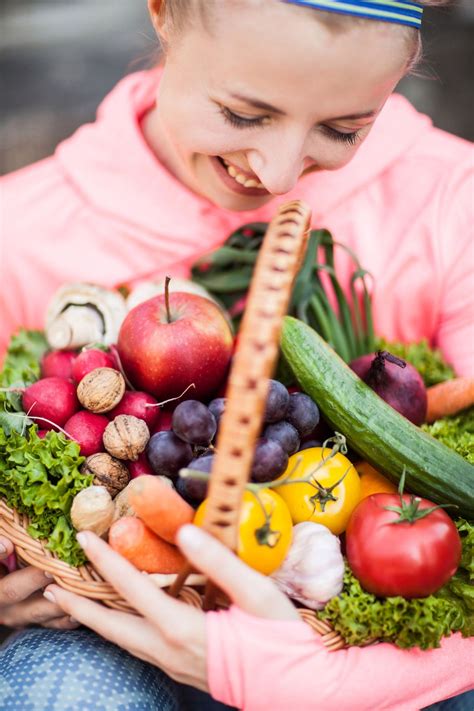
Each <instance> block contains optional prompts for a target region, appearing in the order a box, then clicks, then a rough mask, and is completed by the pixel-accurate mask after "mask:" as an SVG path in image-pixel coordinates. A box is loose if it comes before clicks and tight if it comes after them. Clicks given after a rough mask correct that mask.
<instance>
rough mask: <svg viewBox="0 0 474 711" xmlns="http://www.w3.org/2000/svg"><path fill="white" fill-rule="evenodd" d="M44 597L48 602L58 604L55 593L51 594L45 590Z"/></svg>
mask: <svg viewBox="0 0 474 711" xmlns="http://www.w3.org/2000/svg"><path fill="white" fill-rule="evenodd" d="M43 597H45V598H46V600H49V601H50V602H54V603H55V602H56V598H55V597H54V595H53V593H52V592H50V591H49V590H45V591H44V593H43Z"/></svg>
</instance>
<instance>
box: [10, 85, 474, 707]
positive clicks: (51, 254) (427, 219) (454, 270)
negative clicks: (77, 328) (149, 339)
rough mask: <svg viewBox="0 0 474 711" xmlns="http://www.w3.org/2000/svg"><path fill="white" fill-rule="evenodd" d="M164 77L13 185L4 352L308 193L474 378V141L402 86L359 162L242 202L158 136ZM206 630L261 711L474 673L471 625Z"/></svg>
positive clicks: (242, 621) (428, 694)
mask: <svg viewBox="0 0 474 711" xmlns="http://www.w3.org/2000/svg"><path fill="white" fill-rule="evenodd" d="M159 75H160V74H159V71H153V72H143V73H139V74H134V75H131V76H129V77H127V78H125V79H124V80H123V81H122V82H120V84H119V85H118V86H117V87H116V88H115V89H114V91H113V92H112V93H111V94H110V95H109V96H108V97H107V98H106V99H105V101H104V102H103V103H102V105H101V106H100V108H99V112H98V118H97V121H96V122H95V123H94V124H91V125H87V126H84V127H82V128H81V129H79V130H78V131H77V132H76V133H75V134H74V135H73V136H72V137H71V138H70V139H68V140H66V141H64V142H63V143H62V144H61V145H60V146H59V147H58V149H57V151H56V153H55V155H54V156H53V157H51V158H49V159H47V160H44V161H41V162H40V163H38V164H36V165H33V166H31V167H28V168H25V169H23V170H20V171H18V172H17V173H14V174H12V175H10V176H7V177H6V178H5V179H4V180H3V189H2V200H3V215H2V229H1V234H0V255H1V260H0V283H1V286H2V288H1V290H0V316H1V321H0V355H1V353H2V351H3V350H4V348H5V345H6V343H7V340H8V337H9V335H10V333H11V332H12V331H13V330H14V329H16V328H18V327H20V326H26V327H29V328H33V327H36V328H41V327H42V326H43V322H44V315H45V309H46V305H47V303H48V301H49V299H50V297H51V295H52V294H53V292H54V291H55V290H56V289H57V288H58V286H59V285H60V284H61V283H63V282H67V281H80V280H85V281H90V282H96V283H101V284H104V285H108V286H114V285H117V284H119V283H124V282H132V281H134V280H136V279H139V278H144V277H146V276H159V275H161V276H162V275H164V274H171V275H175V276H181V275H183V276H185V275H186V274H187V273H188V270H189V266H190V265H191V264H192V262H193V261H194V260H195V259H196V258H197V257H199V256H200V255H202V254H203V253H204V252H206V251H208V250H211V249H213V248H214V247H216V246H218V245H220V244H221V243H222V242H223V241H224V239H225V238H226V237H227V235H228V234H229V233H230V232H231V231H232V230H233V229H235V228H236V227H238V226H239V225H241V224H243V223H244V222H248V221H255V220H263V221H268V220H269V219H270V218H271V216H272V215H273V213H274V211H275V207H276V205H277V204H279V203H281V202H283V201H285V200H288V199H290V198H302V199H303V200H305V201H306V202H308V203H309V204H310V205H311V206H312V209H313V223H314V225H315V226H325V227H327V228H329V229H330V230H331V231H333V233H334V235H335V236H336V238H337V239H338V240H340V241H342V242H344V243H346V244H347V245H348V246H349V247H351V248H352V249H353V250H354V251H355V252H356V254H357V255H358V257H359V259H360V261H361V263H362V265H363V266H364V267H365V268H367V269H369V270H370V271H371V272H372V274H373V276H374V280H375V285H374V291H373V298H374V308H375V323H376V330H377V332H378V333H379V334H381V335H382V334H383V335H385V336H387V337H389V338H392V339H400V340H406V341H410V340H418V339H421V338H428V340H429V341H430V342H431V343H432V344H436V345H439V346H440V347H441V348H442V350H443V351H444V353H445V355H446V357H447V358H448V359H449V360H450V361H451V362H452V363H453V364H454V365H455V367H456V370H457V371H458V373H459V374H468V373H471V374H472V373H474V358H473V350H474V290H473V288H472V284H473V280H472V276H473V273H474V266H473V261H474V260H473V256H474V255H473V241H472V225H473V224H474V221H473V215H472V207H473V200H472V197H473V193H472V190H473V186H472V172H473V151H472V148H471V146H470V145H469V144H468V143H466V142H465V141H462V140H460V139H458V138H455V137H453V136H449V135H447V134H445V133H443V132H441V131H439V130H437V129H434V128H433V127H432V125H431V123H430V121H429V119H428V118H427V117H426V116H422V115H420V114H418V113H417V112H416V111H415V110H414V109H413V108H412V107H411V106H410V104H409V103H408V102H407V101H406V100H405V99H403V98H402V97H400V96H396V95H394V96H392V97H391V98H390V99H389V101H388V102H387V104H386V106H385V108H384V110H383V111H382V113H381V115H380V117H379V118H378V120H377V123H376V125H375V127H374V129H373V131H372V133H371V134H370V136H369V138H368V139H367V141H366V142H365V143H364V145H363V146H362V147H361V148H360V150H359V152H358V153H357V155H356V156H355V158H354V159H353V160H352V162H351V163H350V164H349V165H347V166H346V167H345V168H343V169H341V170H338V171H337V172H334V173H329V172H326V173H315V174H312V175H308V176H306V177H305V178H303V179H302V180H301V181H300V183H299V184H298V186H297V188H296V189H295V190H294V191H293V192H292V193H291V194H289V195H287V196H285V198H279V199H277V200H275V201H274V202H273V203H272V204H271V205H268V206H266V207H264V208H262V209H260V210H256V211H252V212H247V213H232V212H229V211H227V210H223V209H220V208H216V207H215V206H214V205H212V204H211V203H209V202H208V201H207V200H205V199H203V198H201V197H199V196H197V195H195V194H193V193H191V192H190V191H189V190H187V189H186V188H185V187H183V186H182V185H181V184H180V183H178V182H177V181H176V180H175V179H174V178H173V176H172V175H170V174H169V173H168V172H167V171H166V170H165V169H164V168H163V166H161V165H160V163H159V162H158V161H157V159H156V157H155V156H154V154H153V153H152V152H151V151H150V149H149V148H148V146H147V145H146V143H145V141H144V138H143V136H142V134H141V132H140V128H139V121H140V117H141V116H142V115H143V114H144V112H146V111H147V109H149V108H150V107H151V106H152V104H153V102H154V100H155V95H156V90H157V83H158V81H159ZM338 267H339V271H340V274H341V277H342V278H343V279H346V281H347V267H348V265H347V264H346V263H345V262H344V260H340V263H339V264H338ZM207 629H208V636H209V681H210V686H211V690H212V692H213V694H214V695H215V696H216V697H217V698H219V699H221V700H222V701H225V702H227V703H232V704H237V705H238V706H242V707H244V708H246V709H254V710H255V711H257V710H258V709H267V708H271V709H274V710H275V711H279V710H280V709H282V710H283V709H285V711H286V709H288V708H295V709H297V710H298V711H306V710H308V711H309V709H310V708H315V707H316V706H317V707H319V708H321V709H327V710H328V711H329V710H330V709H336V708H338V709H339V708H342V707H344V706H345V707H346V708H350V709H351V711H362V709H367V710H368V709H370V711H374V709H386V710H387V711H388V710H390V711H412V710H414V709H416V708H420V706H423V705H426V704H427V703H430V702H431V701H435V700H436V699H439V698H442V697H443V696H448V695H451V694H455V693H459V692H461V691H463V690H465V689H467V688H469V687H470V686H471V685H472V681H473V679H472V665H471V666H469V662H470V661H471V660H472V657H473V645H474V640H473V639H471V640H462V639H459V636H458V635H456V636H454V637H453V638H450V639H448V640H446V641H445V643H444V644H443V647H442V649H440V650H433V651H432V652H428V653H422V652H419V651H417V650H414V651H411V652H403V651H401V650H397V649H395V648H393V647H391V646H390V645H379V646H377V647H374V648H371V649H360V650H359V649H357V650H356V649H354V650H350V651H348V652H340V653H335V654H332V655H331V654H329V653H327V652H325V650H323V649H322V648H321V644H320V643H318V641H317V638H316V637H315V636H314V634H313V633H312V632H311V631H310V630H309V629H307V628H306V626H305V625H304V624H303V623H299V622H291V623H289V622H282V623H278V622H275V621H272V622H271V623H270V622H268V621H263V620H256V619H254V618H251V617H249V616H248V615H245V614H244V613H242V612H240V611H238V610H235V609H232V610H231V611H230V612H227V613H220V614H213V615H209V616H208V623H207ZM256 670H257V673H256ZM368 685H369V686H370V689H369V690H368V689H367V686H368ZM417 689H418V691H417Z"/></svg>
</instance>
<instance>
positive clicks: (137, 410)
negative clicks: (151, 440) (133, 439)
mask: <svg viewBox="0 0 474 711" xmlns="http://www.w3.org/2000/svg"><path fill="white" fill-rule="evenodd" d="M150 405H152V406H153V407H147V406H150ZM107 414H108V416H109V417H110V418H111V419H112V420H113V419H114V417H117V415H133V416H134V417H138V419H139V420H145V422H146V424H147V425H148V429H149V430H153V429H155V428H156V427H157V425H158V421H159V419H160V408H159V407H158V401H157V400H156V398H154V397H153V396H152V395H149V394H148V393H143V392H138V390H127V391H126V392H125V394H124V396H123V398H122V399H121V400H120V402H119V404H118V405H116V406H115V407H114V409H113V410H111V411H110V412H108V413H107Z"/></svg>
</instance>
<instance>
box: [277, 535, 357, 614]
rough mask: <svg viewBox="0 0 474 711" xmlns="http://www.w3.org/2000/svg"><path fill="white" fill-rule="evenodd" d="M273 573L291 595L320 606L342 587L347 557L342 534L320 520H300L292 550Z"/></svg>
mask: <svg viewBox="0 0 474 711" xmlns="http://www.w3.org/2000/svg"><path fill="white" fill-rule="evenodd" d="M271 577H272V578H273V580H274V581H275V583H276V585H277V586H278V588H279V589H280V590H281V591H282V592H284V593H286V595H288V597H290V598H292V599H293V600H297V601H298V602H301V603H302V604H303V605H305V606H306V607H309V608H311V609H312V610H321V609H322V608H323V607H324V605H325V604H326V603H327V602H328V601H329V600H330V599H331V598H333V597H335V596H336V595H339V593H340V592H341V590H342V585H343V577H344V559H343V557H342V553H341V544H340V541H339V538H338V537H337V536H335V535H334V534H333V533H331V531H330V530H329V529H328V528H326V526H322V525H321V524H319V523H313V522H311V521H305V522H304V523H298V524H297V525H296V526H294V527H293V542H292V544H291V547H290V550H289V551H288V554H287V556H286V558H285V560H284V561H283V564H282V565H281V566H280V568H278V570H276V571H275V572H274V573H273V575H272V576H271Z"/></svg>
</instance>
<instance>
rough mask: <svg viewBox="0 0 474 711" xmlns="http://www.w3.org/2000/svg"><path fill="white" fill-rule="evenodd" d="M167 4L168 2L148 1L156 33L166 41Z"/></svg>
mask: <svg viewBox="0 0 474 711" xmlns="http://www.w3.org/2000/svg"><path fill="white" fill-rule="evenodd" d="M165 4H166V0H148V12H149V13H150V18H151V22H152V25H153V27H154V28H155V32H156V34H157V35H158V37H160V39H162V40H166V37H167V27H166V22H165V17H166V13H165Z"/></svg>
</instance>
